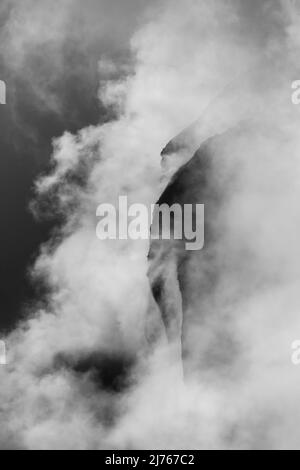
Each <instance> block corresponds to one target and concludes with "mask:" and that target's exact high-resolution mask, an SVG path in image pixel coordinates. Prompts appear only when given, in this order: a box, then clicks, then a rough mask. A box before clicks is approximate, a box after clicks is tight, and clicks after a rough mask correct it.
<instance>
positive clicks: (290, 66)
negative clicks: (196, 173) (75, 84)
mask: <svg viewBox="0 0 300 470" xmlns="http://www.w3.org/2000/svg"><path fill="white" fill-rule="evenodd" d="M97 3H98V2H97ZM71 4H72V7H73V8H74V11H75V13H73V14H76V12H77V11H80V14H83V25H85V26H82V25H80V26H78V23H76V22H75V23H74V28H73V29H71V34H70V36H68V37H67V38H66V36H65V32H64V30H65V25H66V22H68V14H69V13H70V5H71ZM92 4H93V3H92ZM125 4H126V6H125ZM248 4H249V2H248V3H247V5H246V3H245V2H242V1H241V2H226V3H225V2H221V1H216V2H212V3H210V4H209V5H208V4H207V2H204V1H203V2H202V1H201V2H200V1H199V2H194V1H192V0H189V1H186V2H184V4H183V3H179V4H178V2H176V3H175V2H173V1H165V2H160V3H159V4H158V5H157V6H156V8H155V9H154V11H152V13H151V15H150V16H148V18H147V19H146V20H145V23H144V24H143V25H140V26H139V28H138V30H137V32H136V33H135V34H134V35H133V38H132V40H131V48H132V49H131V51H132V60H131V62H132V64H133V69H132V67H130V71H129V72H127V73H126V72H124V70H126V67H125V69H124V68H123V69H122V70H123V72H122V76H118V78H117V79H116V78H115V77H114V76H113V75H114V73H115V70H116V68H117V69H118V60H117V61H116V66H114V62H113V63H111V62H109V61H104V62H103V58H102V62H101V64H100V70H101V71H102V73H103V75H104V76H105V80H102V79H101V76H100V90H99V95H100V98H101V100H103V102H105V103H106V104H107V105H110V106H113V107H114V108H115V109H116V110H117V112H118V117H117V119H115V120H112V121H110V122H106V123H105V124H102V125H98V126H91V127H88V128H86V129H82V130H81V131H80V132H78V134H76V135H72V134H70V133H66V134H64V135H63V136H62V137H61V138H59V139H56V141H55V143H54V150H53V156H52V160H53V171H52V173H51V174H49V175H48V176H46V177H43V178H41V179H40V180H39V181H38V182H37V184H36V191H37V197H38V198H40V199H43V198H47V195H48V196H49V195H50V198H49V197H48V199H47V205H48V206H49V201H50V204H51V199H52V206H50V207H52V210H53V211H55V210H57V209H59V210H60V211H61V212H63V214H64V216H65V224H64V225H63V227H62V228H61V229H60V232H59V234H58V235H57V236H56V238H54V239H52V240H51V241H50V242H49V244H46V245H45V246H43V247H41V253H40V256H39V258H38V259H37V261H36V263H35V266H34V268H33V273H32V274H33V276H35V277H36V279H37V282H39V279H41V278H42V279H44V281H45V282H46V283H47V286H48V295H47V297H46V299H45V300H44V304H45V305H44V308H42V307H41V308H40V310H39V311H33V312H32V315H31V318H30V319H28V320H27V321H26V322H24V324H22V325H20V326H19V327H18V329H16V331H14V332H13V333H12V334H11V335H10V336H9V337H7V343H8V350H9V363H10V364H9V366H8V367H7V368H5V369H3V368H1V369H0V374H1V375H2V377H1V384H3V385H2V388H1V390H0V396H1V403H2V404H3V406H2V411H1V413H2V419H1V422H2V423H5V424H3V427H2V430H1V439H2V446H3V447H7V446H8V447H9V446H11V447H13V446H14V447H25V448H28V449H36V448H38V449H40V448H47V449H55V448H80V449H89V448H129V449H132V448H145V447H147V448H166V449H169V448H170V449H171V448H273V447H275V448H288V447H297V446H298V442H299V439H298V436H297V430H296V429H294V423H295V422H296V421H297V397H298V393H299V385H298V380H297V374H298V371H297V369H296V368H294V367H293V366H292V365H291V364H290V344H291V342H292V341H293V340H294V339H296V338H295V335H296V336H297V329H298V328H299V324H298V323H299V322H298V311H299V305H298V298H297V297H298V296H297V292H298V291H299V284H298V283H299V281H298V277H299V276H298V274H299V269H298V252H299V248H298V236H297V234H298V229H299V223H300V221H299V216H298V215H297V205H298V204H297V202H298V200H299V191H298V184H297V183H298V175H299V168H300V162H299V157H298V153H299V152H298V149H299V137H298V131H297V127H298V126H297V119H298V111H297V109H296V108H295V107H293V105H292V104H291V100H290V91H291V90H290V85H291V82H290V75H292V74H293V73H294V70H295V68H296V67H295V63H294V58H295V51H296V50H297V40H296V32H295V31H296V30H295V29H294V27H293V25H294V24H295V22H296V21H297V17H296V18H295V17H294V14H290V10H288V12H289V15H287V13H286V11H287V10H286V9H285V8H286V5H284V8H283V6H282V4H281V3H279V2H278V3H277V2H272V7H271V3H270V2H267V1H266V2H259V3H257V2H255V4H254V6H253V10H251V9H250V7H249V5H248ZM42 5H43V6H42ZM51 5H52V4H51ZM103 5H104V6H105V8H107V9H109V11H110V9H112V12H111V14H112V17H113V18H116V21H117V22H118V23H120V24H121V20H123V15H122V12H123V8H124V9H125V13H126V15H125V19H124V21H125V26H124V31H126V34H127V31H128V30H127V26H126V25H127V22H130V20H129V19H128V18H127V15H128V17H129V16H130V15H129V13H130V12H131V11H132V10H131V8H133V9H134V8H135V3H131V2H128V3H127V2H122V6H121V4H118V5H117V6H116V4H114V3H113V2H112V4H108V3H107V4H106V3H105V2H104V3H103ZM111 5H114V7H112V6H111ZM123 5H124V6H123ZM34 6H35V8H33V18H32V19H29V18H28V20H27V23H26V21H25V20H23V18H24V15H25V16H26V12H25V7H15V8H16V10H15V14H14V18H19V20H18V21H17V20H16V19H15V20H14V21H17V23H16V24H15V23H14V22H12V21H11V20H10V22H9V23H8V32H9V35H10V36H9V37H10V38H11V47H13V48H15V49H16V53H17V57H16V65H15V67H16V69H17V72H16V73H20V71H22V72H23V71H24V70H25V71H26V70H27V67H28V65H26V64H25V63H24V60H25V59H23V57H24V55H23V52H24V51H25V57H27V51H30V57H31V54H33V55H34V54H35V53H37V51H38V44H37V42H38V40H39V37H40V33H41V31H42V30H43V31H44V29H43V27H44V25H45V24H46V19H45V18H48V17H49V15H50V16H51V15H52V13H53V11H54V12H55V9H54V8H53V7H51V9H50V7H49V4H48V2H45V4H41V5H40V6H37V5H34ZM289 7H291V6H290V5H289ZM114 8H116V9H115V10H114ZM78 9H79V6H78V4H77V3H76V2H70V1H69V2H63V4H62V6H61V7H60V10H59V11H60V13H61V15H55V13H54V16H53V17H52V16H51V21H50V22H49V28H48V26H47V28H46V30H45V32H44V33H43V35H42V36H43V39H44V41H45V42H46V44H47V50H49V47H51V48H54V50H55V49H56V48H57V47H58V44H59V47H58V48H59V50H60V47H61V43H62V41H67V43H68V42H69V41H71V42H72V41H74V40H75V42H76V40H77V39H79V37H80V36H78V34H79V32H80V34H81V33H82V32H83V30H84V27H86V25H90V31H91V39H90V40H91V41H96V40H98V30H97V28H96V25H95V23H94V22H93V21H92V22H91V15H92V14H93V8H92V7H86V9H83V8H80V9H79V10H78ZM72 11H73V10H72ZM105 11H106V10H105ZM114 15H116V16H114ZM256 17H259V18H261V21H259V22H258V23H255V26H254V18H256ZM21 19H22V20H21ZM32 21H33V23H32ZM23 24H24V25H25V26H24V28H23V27H22V25H23ZM32 24H34V25H35V27H34V28H33V29H32V31H31V29H30V27H29V26H30V25H32ZM26 25H28V27H27V26H26ZM109 27H110V23H109V24H108V25H107V28H108V29H109ZM108 29H106V28H104V30H103V35H104V36H106V34H108V33H109V32H108ZM20 31H21V32H20ZM124 31H123V28H121V33H120V34H121V36H120V37H121V38H122V37H124V36H122V34H123V33H124ZM104 36H103V37H104ZM117 36H118V35H117ZM74 37H75V39H74ZM118 37H119V36H118ZM283 39H284V40H283ZM79 43H80V41H79ZM76 44H77V42H76ZM39 50H43V41H42V44H41V49H39ZM18 51H23V52H22V54H21V52H20V53H19V54H20V55H18ZM55 57H56V59H55V62H54V65H55V64H58V66H57V67H56V65H55V66H54V68H53V70H51V73H50V79H49V82H48V83H46V85H44V83H43V81H42V79H43V76H44V70H46V75H47V70H48V68H49V67H50V68H51V64H52V60H51V61H49V62H47V67H46V69H43V68H42V69H41V71H40V73H39V74H37V77H35V80H36V83H37V90H38V94H39V96H42V97H44V98H45V97H47V98H45V99H46V100H47V101H48V100H49V96H50V97H51V96H52V92H51V86H53V84H54V85H55V83H56V81H55V80H56V79H55V78H54V81H53V82H52V75H51V74H52V73H53V76H55V74H56V71H57V70H61V64H62V56H61V55H60V54H58V56H57V55H56V54H55ZM99 59H101V57H99ZM31 60H33V59H32V58H31ZM56 61H57V62H56ZM121 62H122V61H121ZM261 66H263V68H261ZM75 67H80V64H76V65H75ZM122 67H124V64H123V62H122ZM279 71H280V74H279ZM104 72H105V73H104ZM26 73H27V72H26ZM124 75H125V76H124ZM102 77H103V76H102ZM50 83H51V86H50ZM48 85H49V87H48ZM49 90H50V95H49ZM44 98H43V99H44ZM50 102H51V99H50ZM210 103H213V104H212V105H210ZM57 105H58V106H59V104H57V103H55V99H54V101H53V106H54V107H55V106H57ZM208 106H209V108H208V111H206V110H207V107H208ZM249 113H250V116H253V113H255V114H256V118H257V119H258V120H259V123H260V128H259V132H256V133H254V134H246V135H244V136H243V138H242V139H240V140H238V139H236V138H233V139H229V142H228V146H226V147H225V148H224V154H225V155H226V157H227V158H226V159H224V163H223V166H222V167H221V169H222V170H224V171H226V170H227V171H229V172H230V171H232V169H233V168H234V167H235V166H234V162H235V160H234V158H235V157H236V154H235V153H234V152H239V153H240V154H242V163H241V166H240V167H238V168H237V169H236V172H237V181H238V183H239V184H238V186H237V187H234V188H233V190H232V199H231V202H230V206H229V207H228V210H227V211H226V212H225V213H224V214H223V219H222V224H223V225H222V227H226V224H228V225H229V228H227V230H226V231H225V232H224V238H223V239H222V244H223V245H220V247H218V248H219V249H220V250H221V249H222V246H223V247H224V246H226V247H227V248H228V252H229V253H233V252H234V253H235V254H236V255H237V254H238V253H245V257H237V258H231V259H229V267H231V268H234V267H236V264H235V263H238V264H241V265H240V269H241V273H242V274H243V275H244V276H245V277H244V278H243V279H244V282H245V285H246V286H247V287H248V286H249V285H251V286H253V288H252V289H250V291H247V292H250V293H249V294H247V295H242V294H241V295H239V297H238V302H237V303H235V304H232V305H229V306H228V309H229V311H228V312H224V310H223V305H224V301H225V299H227V298H228V296H229V297H230V294H231V293H232V291H235V290H236V285H235V284H234V282H233V281H234V276H232V277H231V274H232V273H231V271H229V272H228V277H226V278H225V279H224V283H223V284H222V285H221V286H220V289H219V291H218V297H217V298H216V299H215V300H216V306H217V307H218V311H219V313H220V320H218V318H217V320H215V318H214V317H213V318H212V319H211V321H209V322H207V323H206V324H205V326H204V331H203V332H201V331H199V335H200V337H202V338H204V339H205V338H206V339H207V338H208V339H209V338H210V337H213V336H214V334H215V332H216V326H218V321H220V323H221V324H223V323H222V322H224V321H225V320H226V318H227V319H228V321H229V332H230V333H231V334H232V337H233V338H234V337H236V336H237V337H238V338H239V345H240V348H239V349H238V352H237V354H238V357H237V362H238V363H239V364H240V365H241V367H240V368H238V369H237V372H236V373H235V374H233V375H229V376H228V377H226V374H222V373H220V370H219V369H217V370H215V369H214V368H212V369H211V370H210V369H209V368H208V370H204V371H202V374H201V376H200V379H199V377H198V376H195V377H193V378H192V380H191V381H190V382H188V383H187V384H185V385H183V384H182V382H181V381H180V379H179V378H178V370H177V364H176V362H174V360H173V356H172V351H170V350H169V347H168V346H167V345H166V342H165V340H164V338H163V337H162V339H161V341H159V343H158V345H157V347H156V348H154V350H152V351H150V352H149V351H148V350H147V345H146V338H145V329H146V323H147V317H149V316H151V315H155V313H156V314H157V311H155V309H154V306H153V304H151V297H150V292H149V286H148V281H147V277H146V272H147V250H148V246H147V243H144V242H133V241H126V240H119V241H107V242H100V241H99V240H98V239H97V238H96V236H95V228H96V222H97V221H96V218H95V212H96V208H97V206H98V205H99V204H100V203H101V202H110V203H116V202H117V200H118V196H119V195H120V194H123V195H127V196H128V197H129V201H132V202H139V203H146V204H149V203H151V202H154V201H155V200H156V199H157V197H158V195H159V194H160V191H161V189H162V183H161V179H160V177H161V169H160V152H161V150H162V148H163V147H164V146H165V144H166V143H167V142H168V140H169V139H170V138H172V137H173V136H175V135H176V134H178V133H179V132H180V131H181V130H182V129H183V128H184V127H186V125H187V124H189V123H190V122H193V121H194V120H195V119H197V118H199V116H201V118H200V120H198V121H197V125H196V128H195V129H193V134H194V138H195V139H196V140H197V145H200V144H201V142H202V141H204V140H205V139H206V138H208V137H210V136H212V135H214V134H215V133H218V132H220V131H224V130H228V128H230V127H232V126H234V125H235V124H238V123H239V122H240V120H241V119H242V118H243V117H245V116H249ZM199 126H200V131H199ZM253 135H254V136H255V138H254V139H252V137H253ZM253 156H254V157H253ZM177 157H179V160H180V159H181V161H182V159H185V158H186V157H187V155H186V154H185V155H177ZM220 174H221V175H222V172H220ZM219 176H220V175H219ZM216 184H220V181H216ZM234 243H236V245H235V247H234V249H233V247H232V245H233V244H234ZM235 250H236V251H235ZM239 250H240V251H239ZM225 252H226V250H225ZM220 260H221V261H224V258H223V257H220ZM225 261H226V256H225ZM227 261H228V260H227ZM248 263H250V267H251V269H250V270H249V269H248V268H249V264H248ZM251 263H252V264H251ZM252 268H253V270H252ZM196 273H197V271H195V274H196ZM257 273H259V279H263V281H264V282H265V284H263V285H262V286H259V288H258V287H257V279H256V278H255V276H256V275H257ZM198 342H199V341H198ZM192 347H195V351H197V348H198V345H197V344H196V343H195V344H193V343H192ZM201 347H202V345H201ZM222 352H224V354H225V351H222V348H221V353H222ZM106 361H107V363H109V364H110V365H111V367H113V368H114V370H115V371H116V374H115V377H108V378H107V375H105V374H104V372H103V368H105V363H106ZM226 370H230V364H229V368H228V369H226ZM124 376H126V380H125V383H123V382H122V380H123V378H124ZM116 377H117V378H118V377H119V378H120V380H121V378H122V380H121V382H122V384H121V385H120V388H118V387H117V385H116V383H115V382H114V379H115V378H116ZM121 382H120V383H121ZM62 431H63V432H62ZM11 436H14V437H13V438H12V437H11Z"/></svg>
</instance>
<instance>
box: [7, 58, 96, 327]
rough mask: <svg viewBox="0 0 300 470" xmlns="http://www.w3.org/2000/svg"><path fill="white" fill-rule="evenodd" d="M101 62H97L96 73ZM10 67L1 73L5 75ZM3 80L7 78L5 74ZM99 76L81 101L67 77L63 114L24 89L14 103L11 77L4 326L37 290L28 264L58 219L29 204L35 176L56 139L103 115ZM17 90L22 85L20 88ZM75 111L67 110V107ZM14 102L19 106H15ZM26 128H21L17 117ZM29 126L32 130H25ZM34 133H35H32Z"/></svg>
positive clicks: (46, 166) (44, 166) (74, 82)
mask: <svg viewBox="0 0 300 470" xmlns="http://www.w3.org/2000/svg"><path fill="white" fill-rule="evenodd" d="M96 70H97V62H96V61H95V71H96ZM5 75H6V74H5V68H2V76H1V77H3V79H5ZM1 79H2V78H1ZM97 83H98V81H97V75H96V73H95V74H94V77H93V79H92V80H91V85H92V86H91V88H90V90H89V91H88V93H85V95H84V99H81V98H80V96H82V95H80V92H79V90H77V89H76V87H77V80H76V79H75V77H74V80H73V79H72V78H70V79H68V80H67V82H66V84H65V88H64V87H61V89H60V90H59V95H62V98H63V99H64V100H65V103H66V111H65V112H64V113H63V115H58V114H56V113H54V112H51V111H49V110H47V109H45V110H44V111H43V110H41V109H40V107H37V106H35V105H34V100H33V104H32V101H31V99H32V98H33V97H32V96H30V91H27V90H26V89H24V86H22V87H20V88H19V92H17V94H16V95H15V96H14V100H13V104H12V101H11V88H10V85H11V82H10V81H9V80H8V81H7V105H5V106H4V105H2V106H1V107H0V125H1V134H0V188H1V189H0V191H1V193H0V194H1V198H0V213H1V235H0V259H1V264H0V265H1V283H0V284H1V294H0V313H1V314H0V327H1V328H2V329H3V328H8V327H11V326H13V324H14V322H15V320H16V318H19V316H20V314H21V313H22V312H23V313H24V303H25V301H26V302H27V303H28V301H29V300H30V299H31V298H32V296H33V294H34V292H33V291H32V288H30V283H29V282H28V279H27V277H28V276H27V268H28V266H29V265H30V263H31V262H32V261H33V260H34V258H35V255H36V254H37V250H38V247H39V246H40V244H41V243H42V242H43V241H46V240H47V239H48V238H49V231H50V230H51V228H52V226H53V224H55V222H56V221H55V220H54V221H53V220H52V221H47V222H46V221H36V220H34V218H33V216H32V214H31V212H30V210H29V202H30V200H31V199H32V197H33V183H34V180H35V179H36V177H37V176H38V175H39V174H40V173H41V172H45V171H46V170H47V169H49V157H50V155H51V140H52V138H53V137H55V136H59V135H61V134H62V133H63V132H64V130H70V131H73V132H74V131H76V130H77V129H80V128H81V127H83V126H85V125H86V124H91V123H96V122H97V121H98V118H99V108H100V106H99V104H98V101H97V93H95V90H96V89H97ZM15 89H16V90H18V86H16V88H15ZM72 105H74V108H75V109H74V110H72V109H71V112H70V113H68V112H67V109H68V107H72ZM13 106H14V107H15V108H13ZM15 113H17V116H18V121H19V122H20V123H24V127H22V126H18V125H17V124H16V120H15V118H14V115H15ZM26 128H27V129H28V130H26ZM33 131H34V132H33Z"/></svg>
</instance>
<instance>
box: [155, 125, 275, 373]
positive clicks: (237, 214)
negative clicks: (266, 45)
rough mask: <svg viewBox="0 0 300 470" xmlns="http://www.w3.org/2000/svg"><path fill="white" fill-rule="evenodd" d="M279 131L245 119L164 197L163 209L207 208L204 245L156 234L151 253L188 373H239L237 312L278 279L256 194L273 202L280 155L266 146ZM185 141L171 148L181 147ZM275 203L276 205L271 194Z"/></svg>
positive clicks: (213, 142) (159, 296) (170, 330)
mask: <svg viewBox="0 0 300 470" xmlns="http://www.w3.org/2000/svg"><path fill="white" fill-rule="evenodd" d="M274 132H275V130H273V129H272V127H271V126H270V127H269V128H267V126H266V125H265V127H264V131H263V134H262V132H261V127H260V125H259V124H258V123H254V122H253V121H245V122H243V123H241V124H239V125H237V126H235V127H234V128H232V129H230V130H228V131H226V132H224V133H222V134H220V135H215V136H213V137H211V138H209V139H208V140H206V141H205V142H204V143H203V144H202V145H201V146H200V147H199V148H198V149H197V151H196V152H195V153H194V155H193V157H192V158H191V159H190V160H189V161H188V162H187V163H185V164H183V165H182V166H181V167H180V168H179V169H178V170H177V171H176V172H175V174H174V175H173V177H172V178H171V181H170V183H169V184H168V185H167V187H166V189H165V190H164V192H163V193H162V195H161V197H160V199H159V201H158V207H161V206H162V205H167V206H168V207H171V206H173V205H174V204H179V205H180V206H181V207H182V208H183V207H184V206H185V205H187V204H192V205H193V206H195V205H197V204H204V207H205V225H204V227H205V228H204V232H205V245H204V248H203V249H202V250H199V251H187V250H186V249H185V244H184V242H185V240H184V237H183V238H182V240H177V239H175V238H174V237H171V239H170V240H163V239H159V240H153V239H152V240H151V246H150V252H149V278H150V283H151V286H152V291H153V295H154V298H155V300H156V302H157V304H158V306H159V309H160V312H161V315H162V319H163V322H164V325H165V328H166V332H167V336H168V338H169V340H170V341H171V342H173V341H175V342H176V341H177V342H179V343H181V347H182V354H183V359H184V363H185V367H186V370H188V369H192V370H195V369H197V370H203V369H207V368H210V367H213V368H220V369H222V370H224V369H225V370H226V369H227V368H230V369H231V370H234V362H235V357H237V356H238V348H239V346H238V340H237V338H234V337H233V336H232V334H231V331H230V322H231V311H232V310H233V308H235V307H236V306H237V305H238V304H239V303H242V302H243V301H244V300H246V299H247V297H248V296H249V297H250V296H251V294H252V293H253V291H255V292H256V293H257V292H259V289H260V286H261V285H263V286H265V285H266V284H268V282H271V278H272V275H271V273H270V272H268V271H264V270H263V269H261V257H260V253H257V252H256V250H255V247H256V244H259V243H260V231H259V230H258V231H255V230H253V227H255V214H253V213H252V209H251V198H252V197H255V198H259V197H262V203H263V204H266V201H265V198H264V194H263V193H264V182H265V184H266V186H269V182H268V172H267V168H268V165H267V162H269V159H270V158H272V157H273V158H274V154H273V150H274V149H273V148H272V146H271V147H270V148H269V149H268V150H267V151H266V147H265V145H263V143H264V139H266V140H268V141H272V134H273V133H274ZM180 140H181V142H183V141H182V139H179V141H180ZM177 142H178V140H177V141H176V140H175V141H174V142H173V143H170V144H169V145H168V146H167V149H168V148H169V149H170V152H173V151H174V149H175V148H176V149H179V147H178V144H177ZM250 143H251V146H250ZM182 145H183V144H182ZM182 148H183V146H182V147H181V149H182ZM249 148H251V149H253V148H254V149H256V153H255V154H252V150H251V152H249V150H248V149H249ZM260 149H261V150H260ZM262 149H263V150H262ZM163 154H164V155H166V154H168V150H166V149H165V150H164V152H163ZM169 155H171V154H169ZM254 160H256V161H257V170H258V172H259V176H257V174H256V172H255V171H254V170H255V163H254ZM273 189H274V188H273ZM267 204H270V209H271V204H272V199H271V198H268V200H267ZM247 211H248V216H249V217H248V219H249V220H247ZM154 218H155V214H154ZM239 218H240V220H241V224H239ZM159 228H160V230H161V226H160V227H159ZM248 229H249V233H248V232H247V230H248ZM160 235H162V234H161V233H160Z"/></svg>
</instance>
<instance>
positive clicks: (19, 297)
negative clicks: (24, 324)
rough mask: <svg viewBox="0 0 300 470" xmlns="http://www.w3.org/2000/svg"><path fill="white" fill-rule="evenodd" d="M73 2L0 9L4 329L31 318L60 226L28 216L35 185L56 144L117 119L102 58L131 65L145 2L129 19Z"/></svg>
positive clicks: (97, 5)
mask: <svg viewBox="0 0 300 470" xmlns="http://www.w3.org/2000/svg"><path fill="white" fill-rule="evenodd" d="M54 3H55V5H56V7H55V8H54ZM71 3H72V6H73V8H72V10H70V11H68V9H67V6H66V5H68V2H65V0H62V1H61V2H49V1H48V0H42V2H41V1H38V2H37V1H36V0H25V1H22V2H20V1H19V2H17V1H15V0H3V3H2V4H1V5H0V25H1V32H0V36H1V37H0V40H1V47H0V79H1V80H3V81H5V82H6V86H7V104H6V105H1V106H0V126H1V132H0V188H1V189H0V191H1V192H0V194H1V198H0V214H1V235H0V261H1V262H0V266H1V274H0V275H1V279H0V286H1V293H0V329H1V330H7V329H10V328H12V327H13V326H14V325H15V323H16V321H17V320H18V319H20V318H21V317H23V316H24V315H27V314H28V312H29V313H30V302H32V301H33V299H34V298H35V297H37V296H36V294H37V292H36V291H35V290H36V289H37V288H38V287H37V286H35V287H34V288H33V285H32V283H30V281H29V276H28V268H29V267H30V265H31V264H32V262H33V261H34V259H35V257H36V255H37V253H38V249H39V247H40V245H41V243H43V242H44V241H46V240H47V239H49V235H50V232H51V230H52V228H53V227H54V226H55V225H56V224H57V223H58V221H57V220H55V219H52V220H43V221H41V220H39V221H37V220H35V219H34V217H33V215H32V214H31V212H30V210H29V204H30V201H31V200H32V198H33V196H34V192H33V187H34V181H35V180H36V178H37V176H38V175H40V174H41V173H45V172H46V171H48V170H49V168H50V167H49V165H50V163H49V162H50V156H51V152H52V139H53V138H54V137H58V136H60V135H62V133H63V132H64V131H71V132H76V131H77V130H79V129H81V128H83V127H85V126H87V125H89V124H96V123H97V122H99V121H101V122H105V121H107V120H108V119H109V118H111V112H110V110H107V109H104V107H103V106H102V105H101V103H100V101H99V99H98V89H99V79H101V77H99V68H98V64H99V60H100V59H101V58H102V57H105V59H110V58H114V59H115V58H116V56H117V57H118V61H119V62H120V63H124V61H126V60H127V57H128V44H129V38H130V36H131V34H132V30H133V29H134V28H135V27H136V24H137V18H138V11H139V10H138V7H142V6H143V5H144V4H145V2H144V0H143V1H141V2H139V3H137V1H136V0H130V1H129V2H127V10H126V11H127V13H128V17H127V18H125V15H123V14H122V9H123V7H122V4H120V2H119V1H113V2H109V1H107V0H101V1H95V0H88V2H87V3H86V4H85V8H83V6H82V2H78V1H77V0H73V1H72V2H71ZM123 6H124V5H123ZM130 6H131V9H130V8H129V7H130ZM33 7H35V10H34V13H35V15H31V14H30V11H31V10H30V8H31V9H32V8H33ZM120 9H121V11H120ZM133 12H134V13H135V15H132V13H133ZM120 14H121V16H122V22H121V21H120ZM61 18H63V20H62V19H61ZM48 98H49V103H48V102H47V99H48ZM53 102H54V103H55V104H54V105H53ZM34 289H35V290H34ZM39 297H40V295H39Z"/></svg>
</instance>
